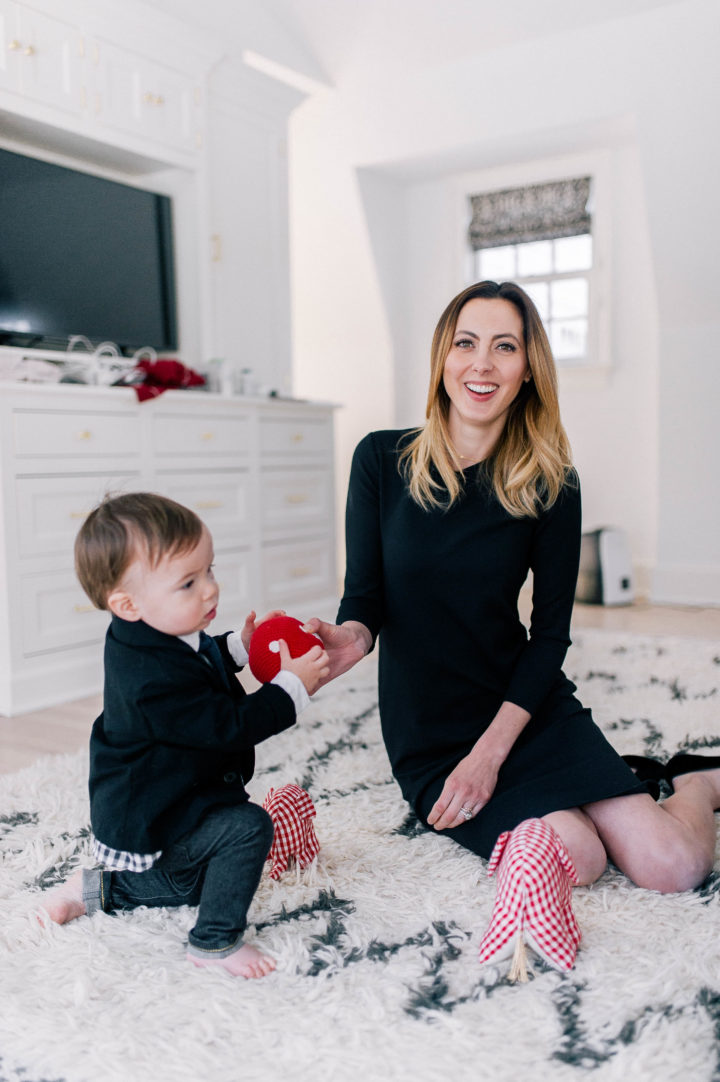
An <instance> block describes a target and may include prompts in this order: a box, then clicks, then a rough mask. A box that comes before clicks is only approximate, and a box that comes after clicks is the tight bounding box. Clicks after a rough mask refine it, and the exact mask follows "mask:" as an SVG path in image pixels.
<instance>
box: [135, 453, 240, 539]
mask: <svg viewBox="0 0 720 1082" xmlns="http://www.w3.org/2000/svg"><path fill="white" fill-rule="evenodd" d="M156 480H157V486H156V487H157V489H158V491H159V492H162V493H163V494H164V495H165V496H170V498H171V499H173V500H177V502H178V503H181V504H184V506H185V507H189V508H190V510H191V511H194V512H195V514H196V515H198V516H199V517H200V518H201V519H202V520H203V522H204V523H205V525H206V526H207V528H208V529H209V530H210V533H211V534H212V535H213V539H214V541H215V542H216V544H217V543H218V542H219V541H223V540H226V541H227V540H230V541H237V540H239V539H240V538H241V537H244V536H245V535H246V534H247V533H248V532H249V530H250V529H251V527H252V526H253V524H254V519H255V518H256V516H255V515H253V513H252V506H253V501H252V485H251V481H250V474H249V472H248V471H247V470H212V471H208V472H206V471H204V470H198V471H196V472H191V471H187V470H185V471H183V472H177V473H173V472H172V471H170V470H167V471H165V470H160V471H158V473H157V475H156Z"/></svg>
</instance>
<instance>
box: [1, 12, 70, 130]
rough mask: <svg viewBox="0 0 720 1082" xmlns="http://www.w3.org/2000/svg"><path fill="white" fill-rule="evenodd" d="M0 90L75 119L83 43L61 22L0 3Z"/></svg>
mask: <svg viewBox="0 0 720 1082" xmlns="http://www.w3.org/2000/svg"><path fill="white" fill-rule="evenodd" d="M0 52H1V54H2V58H1V59H0V87H1V88H3V89H6V90H13V91H16V92H17V93H19V94H22V95H23V97H26V98H31V99H32V100H33V101H37V102H41V103H43V104H46V105H52V106H53V107H54V108H56V109H57V108H60V109H66V110H69V111H70V112H75V113H78V112H80V110H81V108H82V101H81V89H80V85H81V79H80V73H81V65H82V54H83V41H82V37H81V35H80V32H79V30H78V29H77V28H76V27H74V26H72V25H71V24H70V23H66V22H63V21H62V20H61V19H54V18H51V17H50V16H49V15H43V14H40V12H37V11H30V10H29V9H27V8H24V7H22V6H21V5H19V4H14V3H10V2H8V0H0Z"/></svg>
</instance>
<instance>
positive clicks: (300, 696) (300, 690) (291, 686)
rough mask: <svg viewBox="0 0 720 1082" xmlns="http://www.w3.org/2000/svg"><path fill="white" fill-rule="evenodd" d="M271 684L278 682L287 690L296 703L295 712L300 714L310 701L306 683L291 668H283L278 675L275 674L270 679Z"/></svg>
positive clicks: (279, 685)
mask: <svg viewBox="0 0 720 1082" xmlns="http://www.w3.org/2000/svg"><path fill="white" fill-rule="evenodd" d="M270 683H271V684H277V685H278V687H281V688H282V689H283V691H287V693H288V695H289V696H290V698H291V699H292V701H293V703H294V704H295V713H296V714H300V713H302V711H303V710H304V709H305V707H306V706H307V705H308V703H309V702H310V696H309V695H308V693H307V691H306V690H305V685H304V684H303V682H302V680H301V679H300V677H299V676H296V675H295V673H294V672H290V671H289V669H281V670H280V672H279V673H278V674H277V676H274V677H273V678H272V680H271V681H270Z"/></svg>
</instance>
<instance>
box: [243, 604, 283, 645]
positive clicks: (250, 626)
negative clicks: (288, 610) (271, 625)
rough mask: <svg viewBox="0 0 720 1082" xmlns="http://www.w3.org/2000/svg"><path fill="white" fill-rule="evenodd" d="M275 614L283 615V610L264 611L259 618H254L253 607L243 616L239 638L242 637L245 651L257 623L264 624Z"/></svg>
mask: <svg viewBox="0 0 720 1082" xmlns="http://www.w3.org/2000/svg"><path fill="white" fill-rule="evenodd" d="M275 616H285V610H284V609H273V610H272V612H266V613H265V615H264V616H261V617H260V619H259V620H258V619H256V617H257V613H256V612H255V610H254V609H253V610H252V611H251V612H249V613H248V614H247V616H246V617H245V623H244V624H243V629H242V631H241V632H240V638H241V639H242V644H243V646H244V647H245V650H246V651H248V652H249V650H250V639H251V638H252V637H253V635H254V634H255V631H256V630H257V628H258V627H259V625H260V624H264V623H265V621H266V620H270V619H272V618H273V617H275Z"/></svg>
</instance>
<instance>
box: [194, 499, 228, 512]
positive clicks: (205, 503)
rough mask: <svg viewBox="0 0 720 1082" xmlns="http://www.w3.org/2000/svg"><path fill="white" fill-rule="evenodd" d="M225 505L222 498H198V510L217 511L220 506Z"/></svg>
mask: <svg viewBox="0 0 720 1082" xmlns="http://www.w3.org/2000/svg"><path fill="white" fill-rule="evenodd" d="M222 506H223V502H222V500H196V501H195V510H196V511H217V510H218V508H220V507H222Z"/></svg>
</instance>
